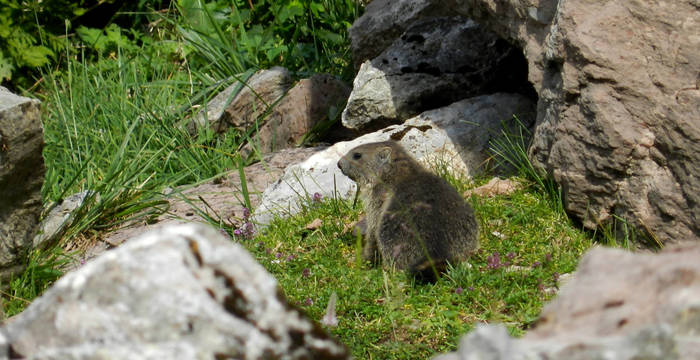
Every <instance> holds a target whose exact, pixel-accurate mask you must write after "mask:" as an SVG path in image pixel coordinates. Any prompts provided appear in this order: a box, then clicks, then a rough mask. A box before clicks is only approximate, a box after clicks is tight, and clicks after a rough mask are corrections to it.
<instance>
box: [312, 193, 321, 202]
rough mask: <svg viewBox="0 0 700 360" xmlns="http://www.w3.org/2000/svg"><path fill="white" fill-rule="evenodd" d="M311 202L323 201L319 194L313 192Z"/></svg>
mask: <svg viewBox="0 0 700 360" xmlns="http://www.w3.org/2000/svg"><path fill="white" fill-rule="evenodd" d="M313 200H314V202H321V200H323V195H321V193H317V192H315V193H314V197H313Z"/></svg>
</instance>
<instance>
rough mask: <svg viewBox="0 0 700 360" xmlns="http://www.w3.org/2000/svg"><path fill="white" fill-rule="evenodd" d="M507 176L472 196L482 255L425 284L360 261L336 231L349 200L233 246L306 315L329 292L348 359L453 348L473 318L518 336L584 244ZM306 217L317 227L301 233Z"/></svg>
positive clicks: (320, 206) (318, 205)
mask: <svg viewBox="0 0 700 360" xmlns="http://www.w3.org/2000/svg"><path fill="white" fill-rule="evenodd" d="M515 180H516V181H518V182H520V183H522V184H525V185H526V187H525V188H524V189H522V190H518V191H516V192H515V193H513V194H512V195H508V196H496V197H493V198H480V197H477V196H473V197H472V198H471V199H470V201H471V203H472V205H473V206H474V208H475V210H476V213H477V214H478V215H479V218H480V230H481V250H480V251H479V253H477V254H476V255H475V256H473V257H472V258H471V260H470V261H469V262H468V264H467V263H463V264H459V265H457V266H456V267H454V268H452V269H451V270H450V271H449V272H448V273H447V275H446V276H444V277H443V278H441V279H440V280H439V281H438V282H437V283H436V284H433V285H416V284H414V283H413V281H412V279H410V278H409V277H408V276H407V275H406V274H405V273H404V272H397V271H391V270H386V269H382V268H378V267H371V266H369V265H366V264H363V263H362V261H358V258H357V251H356V240H355V238H354V237H353V236H352V235H350V234H349V233H344V232H343V229H344V227H345V226H346V224H349V223H351V222H352V221H353V220H356V219H357V217H358V214H359V210H358V209H352V208H351V207H352V205H351V202H350V201H347V202H346V201H337V200H335V199H325V200H323V201H320V202H312V203H311V205H310V206H308V207H307V208H306V210H305V211H304V212H303V213H302V214H300V215H298V216H295V217H293V218H291V219H286V220H278V221H275V222H274V223H273V224H272V225H271V226H270V227H269V228H267V229H265V230H264V231H262V233H261V234H257V236H255V237H254V238H252V239H248V238H246V237H238V240H239V241H240V242H241V243H242V244H243V245H244V246H246V247H247V248H248V249H249V250H250V251H251V252H252V253H253V254H254V256H255V257H256V258H257V260H258V261H259V262H260V263H261V264H263V266H265V268H267V269H268V270H269V271H270V272H271V273H272V274H273V275H274V276H275V277H276V278H277V279H278V281H279V282H280V285H281V287H282V289H283V290H284V292H285V294H286V295H287V297H288V298H289V300H290V302H292V303H296V304H297V305H298V306H299V307H301V308H302V309H304V310H305V311H306V312H307V314H308V315H309V316H310V317H311V318H312V319H315V320H320V319H321V318H322V317H323V315H324V313H325V310H326V305H327V303H328V299H329V298H330V296H331V294H332V293H333V292H336V293H337V294H338V303H337V308H336V309H337V315H338V319H339V325H338V327H337V328H335V329H333V330H332V333H333V334H335V335H336V336H337V337H338V338H339V339H340V340H341V341H342V342H344V343H345V344H347V345H348V346H349V347H350V348H351V350H352V352H353V355H354V356H355V357H356V358H358V359H419V358H420V359H426V358H428V357H429V356H430V355H433V354H434V353H436V352H444V351H449V350H454V348H455V347H456V344H457V343H458V339H459V336H460V335H461V334H464V333H465V332H467V331H469V330H470V329H472V328H473V326H474V324H475V323H476V322H501V323H504V324H506V326H508V328H509V330H510V332H511V333H512V334H514V335H520V334H522V333H523V332H524V330H525V329H527V327H528V326H529V325H530V324H531V323H532V322H533V321H534V320H535V318H536V316H537V314H538V313H539V312H540V310H541V308H542V305H543V303H544V302H545V301H547V300H549V299H550V298H551V297H552V293H553V290H554V289H555V288H556V280H557V278H558V276H559V274H565V273H569V272H572V271H573V270H574V269H575V267H576V264H577V262H578V259H579V258H580V256H581V254H582V253H583V252H584V251H585V250H586V249H587V248H588V247H590V246H591V240H590V238H589V237H588V236H587V235H586V234H585V233H584V232H582V231H579V230H577V229H576V228H575V227H573V226H572V225H571V223H570V222H569V220H568V219H567V218H566V216H565V215H564V214H563V213H561V212H558V211H555V210H554V209H552V207H551V203H550V201H549V198H548V197H547V195H546V194H544V193H542V192H539V191H537V190H535V188H534V185H532V184H531V183H530V182H528V181H526V180H524V179H515ZM485 182H486V179H483V180H480V181H477V182H476V183H472V182H467V181H464V180H458V182H457V183H456V185H458V188H460V189H467V188H472V187H475V186H477V185H482V184H483V183H485ZM314 219H320V220H321V221H322V225H321V226H320V227H319V228H317V229H313V230H309V229H307V225H308V224H310V223H312V221H313V220H314ZM470 265H471V266H470Z"/></svg>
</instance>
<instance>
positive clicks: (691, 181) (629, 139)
mask: <svg viewBox="0 0 700 360" xmlns="http://www.w3.org/2000/svg"><path fill="white" fill-rule="evenodd" d="M435 3H437V1H436V2H435ZM457 3H458V6H457V7H455V11H456V12H458V13H462V14H464V15H467V16H471V17H473V18H474V19H475V20H476V21H478V22H480V23H482V24H484V25H485V26H487V27H488V28H490V29H492V30H494V31H496V32H498V33H499V34H501V35H502V36H504V37H506V38H508V39H510V40H512V41H514V42H516V43H518V44H519V45H520V46H521V47H522V49H523V51H524V53H525V56H526V57H527V59H528V63H529V72H528V75H529V79H530V81H531V82H532V83H533V84H535V88H536V90H537V91H538V92H539V95H540V101H539V104H538V117H537V128H536V132H535V136H534V142H533V144H532V147H531V149H530V157H531V159H532V160H533V161H534V162H535V163H536V164H538V165H539V166H540V167H542V168H544V169H546V170H548V171H549V172H550V173H551V174H552V175H553V176H554V177H555V179H556V180H557V182H559V183H560V184H561V185H562V187H563V195H564V200H565V206H566V209H567V210H568V211H569V212H570V213H571V214H573V215H574V216H575V217H577V218H579V219H580V220H582V221H583V224H584V225H585V226H586V227H588V228H594V227H596V226H598V225H599V224H604V223H607V222H610V221H613V219H614V217H616V216H619V217H621V218H624V219H626V220H628V221H629V222H630V224H632V225H634V227H636V229H637V230H639V232H640V233H642V234H646V235H647V236H648V237H650V238H654V239H656V240H658V241H660V242H674V241H677V240H680V239H690V238H693V239H698V236H700V192H699V191H698V189H700V176H699V174H700V120H699V119H700V75H699V74H700V51H698V48H700V37H698V34H700V21H698V12H699V11H700V10H699V5H698V2H697V1H695V0H679V1H671V2H640V1H635V0H622V1H613V0H607V1H593V0H584V1H556V0H535V1H515V0H511V1H503V2H498V5H496V3H494V2H493V1H485V0H459V1H457Z"/></svg>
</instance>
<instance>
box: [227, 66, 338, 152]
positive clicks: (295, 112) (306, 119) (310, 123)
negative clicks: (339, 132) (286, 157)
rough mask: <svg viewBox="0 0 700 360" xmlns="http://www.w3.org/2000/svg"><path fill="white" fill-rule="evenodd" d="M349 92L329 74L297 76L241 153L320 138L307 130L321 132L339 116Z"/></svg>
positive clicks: (272, 150) (266, 150)
mask: <svg viewBox="0 0 700 360" xmlns="http://www.w3.org/2000/svg"><path fill="white" fill-rule="evenodd" d="M349 95H350V88H349V87H348V86H347V85H346V84H345V83H344V82H343V81H341V80H339V79H337V78H335V77H334V76H331V75H328V74H316V75H313V76H312V77H311V78H309V79H302V80H299V82H297V83H296V84H295V85H294V86H293V87H292V88H291V89H290V90H289V91H288V92H287V94H286V95H285V96H284V98H282V100H280V101H279V103H277V104H276V105H275V106H274V107H273V108H272V109H271V111H270V113H269V115H267V116H266V117H265V118H264V122H261V125H260V126H259V128H258V129H257V132H255V133H254V135H253V136H252V142H249V143H248V144H246V145H245V146H244V147H243V148H242V149H241V153H242V154H243V155H244V156H248V155H250V154H251V153H253V152H257V153H262V154H267V153H271V152H274V151H278V150H281V149H287V148H293V147H296V146H299V145H301V143H302V142H304V141H306V142H310V141H312V140H319V138H313V137H312V136H310V135H307V134H310V133H311V132H312V131H316V132H318V134H317V135H323V134H322V133H323V130H325V129H326V128H327V127H329V126H330V125H331V124H332V122H333V121H334V120H336V119H337V118H338V116H339V114H340V111H341V109H342V108H343V107H344V106H345V102H346V101H347V100H348V96H349ZM324 123H325V127H323V125H324ZM319 127H320V128H319Z"/></svg>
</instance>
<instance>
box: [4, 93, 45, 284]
mask: <svg viewBox="0 0 700 360" xmlns="http://www.w3.org/2000/svg"><path fill="white" fill-rule="evenodd" d="M39 104H40V103H39V101H37V100H34V99H29V98H25V97H21V96H17V95H15V94H13V93H11V92H9V91H8V90H7V89H5V88H4V87H1V86H0V282H2V283H4V282H5V280H7V279H8V278H9V277H11V276H12V275H14V274H17V273H18V272H20V271H22V270H23V269H24V260H25V259H26V256H27V254H28V253H29V250H30V249H31V247H32V239H33V238H34V234H35V233H36V231H37V228H38V226H39V217H40V216H41V211H42V209H43V206H42V202H41V186H42V185H43V184H44V173H45V172H46V168H45V167H44V158H43V157H42V156H41V151H42V149H43V148H44V133H43V128H42V125H41V113H40V105H39Z"/></svg>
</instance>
